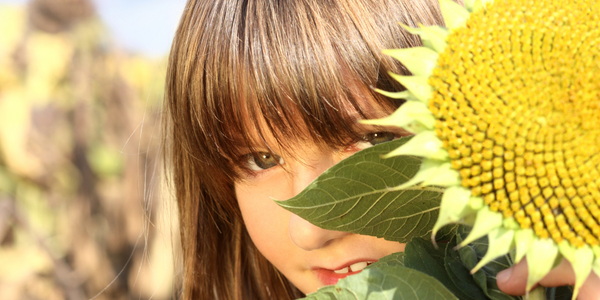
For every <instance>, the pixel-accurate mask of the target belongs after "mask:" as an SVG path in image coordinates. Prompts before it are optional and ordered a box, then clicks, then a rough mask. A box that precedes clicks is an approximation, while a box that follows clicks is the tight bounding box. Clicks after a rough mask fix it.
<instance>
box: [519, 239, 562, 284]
mask: <svg viewBox="0 0 600 300" xmlns="http://www.w3.org/2000/svg"><path fill="white" fill-rule="evenodd" d="M557 255H558V247H557V246H556V243H555V242H554V241H553V240H551V239H534V240H533V242H532V243H531V247H529V250H528V251H527V266H528V269H529V277H528V278H527V287H526V289H527V291H530V290H531V288H533V286H534V285H535V284H536V283H538V281H540V280H542V278H544V277H545V276H546V275H547V274H548V272H550V270H551V269H552V267H553V266H554V261H555V260H556V257H557Z"/></svg>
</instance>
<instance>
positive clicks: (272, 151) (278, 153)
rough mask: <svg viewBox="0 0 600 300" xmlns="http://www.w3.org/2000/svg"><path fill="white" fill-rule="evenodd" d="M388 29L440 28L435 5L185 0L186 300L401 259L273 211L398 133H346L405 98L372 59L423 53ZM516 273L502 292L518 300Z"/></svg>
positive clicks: (181, 146) (172, 116)
mask: <svg viewBox="0 0 600 300" xmlns="http://www.w3.org/2000/svg"><path fill="white" fill-rule="evenodd" d="M398 23H402V24H407V25H409V26H412V27H416V26H418V24H419V23H421V24H425V25H433V24H442V18H441V16H440V13H439V10H438V5H437V0H286V1H283V0H214V1H202V0H189V2H188V3H187V6H186V9H185V12H184V15H183V17H182V19H181V23H180V25H179V29H178V31H177V34H176V38H175V40H174V43H173V46H172V50H171V56H170V60H169V68H168V74H167V85H166V112H167V113H166V114H165V124H166V132H167V135H166V136H167V137H166V139H167V142H166V143H165V145H167V150H166V151H167V160H168V161H167V165H168V166H169V167H170V168H171V169H170V170H169V172H168V173H169V174H170V176H171V178H170V180H171V184H172V186H173V188H174V189H175V192H176V197H177V203H178V209H179V218H180V230H181V239H182V249H183V260H184V271H183V289H182V293H183V298H184V299H295V298H298V297H302V296H303V295H304V294H307V293H311V292H314V291H316V290H317V289H318V288H319V287H322V286H324V285H329V284H334V283H335V282H337V280H338V279H340V278H343V277H345V276H348V275H350V274H355V273H357V272H360V271H361V270H362V269H363V268H364V267H365V266H367V265H368V264H369V263H372V262H374V261H377V260H378V259H380V258H381V257H383V256H386V255H388V254H391V253H394V252H398V251H403V250H404V245H402V244H399V243H395V242H390V241H385V240H382V239H377V238H375V237H370V236H361V235H356V234H348V233H343V232H335V231H328V230H323V229H320V228H317V227H315V226H313V225H311V224H310V223H308V222H306V221H304V220H302V219H300V218H299V217H298V216H295V215H293V214H291V213H289V212H287V211H285V210H284V209H282V208H280V207H279V206H277V205H276V204H275V203H274V202H273V200H272V199H280V200H282V199H288V198H290V197H293V196H294V195H296V194H297V193H299V192H300V191H301V190H302V189H303V188H304V187H305V186H307V185H308V183H310V182H311V181H312V180H313V179H315V178H316V177H317V176H318V175H319V174H320V173H322V172H323V171H324V170H326V169H327V168H329V167H331V166H332V165H334V164H335V163H337V162H339V161H340V160H342V159H344V158H346V157H347V156H349V155H351V154H352V153H354V152H356V151H359V150H361V149H364V148H366V147H369V146H371V145H375V144H378V143H382V142H386V141H389V140H392V139H394V138H397V137H400V136H404V135H407V134H408V133H407V132H404V131H402V130H400V129H398V128H381V127H369V126H362V125H359V124H358V123H357V120H358V119H370V118H378V117H382V116H384V115H386V114H389V113H390V112H392V111H393V110H394V109H395V108H396V107H398V106H399V105H400V104H401V102H398V101H395V100H392V99H388V98H385V97H383V96H381V95H379V94H377V93H376V92H374V91H373V88H379V89H383V90H393V91H398V90H402V89H403V87H401V86H399V84H397V82H396V81H394V80H393V79H391V78H390V76H389V75H388V72H389V71H392V72H394V73H397V74H406V73H407V72H406V71H405V70H404V69H403V68H402V67H401V66H400V65H399V63H397V62H395V61H394V60H392V59H391V58H389V57H386V56H385V55H382V54H381V50H382V49H389V48H401V47H414V46H418V45H419V44H420V40H419V38H417V37H415V36H412V35H410V34H408V32H406V31H404V29H402V27H401V26H399V25H398ZM523 273H526V268H525V269H523V268H522V267H519V268H516V269H515V272H513V273H512V275H511V273H504V275H505V276H504V279H506V280H505V281H502V282H500V280H499V285H500V286H501V287H505V288H506V290H508V291H510V292H512V293H521V294H522V293H524V290H523V288H522V287H521V286H522V283H523V282H524V281H523V278H521V277H522V276H521V277H520V275H519V274H523ZM499 278H500V276H499ZM596 279H597V278H596ZM561 283H563V284H564V283H566V281H562V282H561ZM518 284H521V285H518Z"/></svg>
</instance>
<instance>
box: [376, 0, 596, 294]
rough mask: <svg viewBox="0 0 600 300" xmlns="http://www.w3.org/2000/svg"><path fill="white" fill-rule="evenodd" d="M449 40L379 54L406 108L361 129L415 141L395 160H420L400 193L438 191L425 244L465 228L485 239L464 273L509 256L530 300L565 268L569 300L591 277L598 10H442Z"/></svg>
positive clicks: (572, 4) (550, 4) (426, 38)
mask: <svg viewBox="0 0 600 300" xmlns="http://www.w3.org/2000/svg"><path fill="white" fill-rule="evenodd" d="M440 5H441V8H442V13H443V15H444V19H445V21H446V24H447V26H448V28H443V27H439V26H433V27H421V28H408V27H405V28H406V29H407V30H408V31H410V32H411V33H413V34H418V35H419V36H420V37H421V39H422V41H423V45H424V46H423V47H418V48H409V49H392V50H386V51H385V53H386V54H388V55H390V56H392V57H394V58H396V59H398V60H399V61H400V62H402V63H403V64H404V65H405V66H406V67H407V68H408V69H409V70H410V71H411V72H412V73H413V75H414V76H400V75H396V74H392V76H393V77H394V78H395V79H396V80H398V81H399V82H400V83H401V84H402V85H404V86H405V87H406V88H407V91H403V92H397V93H396V92H385V91H381V92H382V93H383V94H385V95H386V96H388V97H394V98H403V99H406V100H407V103H406V104H404V105H403V106H401V107H400V108H399V109H398V110H397V111H396V112H395V113H394V114H392V115H391V116H389V117H387V118H384V119H380V120H369V121H365V123H369V124H379V125H395V126H400V127H404V128H406V129H408V130H410V131H412V132H414V133H415V134H416V136H415V137H414V138H413V139H412V140H411V141H410V142H409V143H406V144H405V145H404V146H402V147H401V148H399V149H397V150H395V151H393V152H391V153H390V154H388V156H394V155H417V156H422V157H424V158H425V159H424V161H423V164H422V166H421V169H420V171H419V173H418V174H417V175H415V177H414V178H412V179H411V180H410V181H409V182H407V183H406V184H403V185H402V186H399V187H396V189H403V188H406V187H408V186H411V185H416V184H419V185H438V186H445V187H447V190H446V192H445V194H444V197H443V198H442V203H441V209H440V215H439V218H438V220H437V223H436V225H435V228H434V230H433V231H434V232H433V236H435V233H436V232H437V231H438V230H439V229H440V228H441V227H442V226H444V225H446V224H449V223H455V222H465V221H466V222H469V223H472V224H473V230H472V233H471V234H470V236H469V237H468V238H467V239H466V240H465V241H463V243H462V245H463V246H464V245H466V244H467V243H469V242H471V241H473V240H475V239H478V238H480V237H482V236H485V235H487V236H488V238H489V242H490V247H489V249H490V250H489V251H488V253H487V254H486V256H485V257H484V258H483V260H482V261H481V262H480V264H479V265H477V266H476V267H475V269H474V270H473V272H475V271H476V270H478V269H479V268H480V267H482V266H483V265H485V264H486V263H487V262H489V261H490V260H492V259H494V258H496V257H498V256H500V255H504V254H506V253H508V252H509V251H511V250H512V249H515V253H516V255H515V259H516V261H517V262H518V261H520V260H521V259H522V258H523V257H527V263H528V265H529V278H528V282H527V289H528V290H530V289H531V288H532V287H533V285H534V284H535V283H536V282H538V281H539V280H540V279H541V278H543V277H544V276H545V275H546V274H547V273H548V272H549V271H550V269H551V268H552V266H553V265H554V264H555V262H557V261H558V259H560V258H562V257H564V258H566V259H567V260H569V261H570V262H571V264H572V265H573V268H574V269H575V273H576V283H575V289H574V295H573V298H576V297H577V293H578V291H579V288H580V287H581V285H582V284H583V282H584V281H585V279H586V278H587V276H588V275H589V274H590V272H592V271H593V272H596V273H597V274H599V275H600V246H599V244H600V243H599V241H600V225H599V224H600V208H599V206H600V79H599V78H598V77H597V76H598V74H600V63H599V61H600V3H599V1H597V0H587V1H586V0H583V1H576V0H567V1H565V0H496V1H482V0H477V1H475V0H471V1H468V0H467V1H465V6H466V9H465V8H463V7H461V6H460V5H458V4H456V3H454V2H452V1H450V0H440Z"/></svg>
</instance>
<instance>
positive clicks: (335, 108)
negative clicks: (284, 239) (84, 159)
mask: <svg viewBox="0 0 600 300" xmlns="http://www.w3.org/2000/svg"><path fill="white" fill-rule="evenodd" d="M341 2H343V3H336V2H334V1H324V0H314V1H293V2H292V1H272V0H268V1H267V0H266V1H238V2H236V3H235V4H234V5H232V4H231V3H227V5H226V4H225V3H224V2H223V1H215V4H214V6H212V7H210V8H205V9H204V10H203V11H202V10H199V13H198V14H196V15H193V16H190V17H189V18H190V19H189V20H182V25H181V26H180V28H179V31H181V30H184V31H186V32H191V34H196V35H195V36H193V37H190V38H188V39H184V41H181V42H182V43H186V44H174V45H173V51H172V53H171V56H172V57H171V60H174V63H172V65H173V66H174V67H173V69H172V70H170V73H171V76H172V77H173V78H175V79H174V80H176V82H173V83H172V84H173V86H174V90H172V91H170V93H171V94H173V95H174V96H171V97H170V98H171V99H170V101H175V102H177V104H176V105H171V109H173V110H177V111H176V112H174V113H175V114H176V115H179V116H182V119H183V120H184V121H182V122H181V124H182V125H183V126H185V124H192V126H190V127H191V128H184V129H182V130H184V131H185V132H182V136H183V139H182V140H181V142H182V143H184V144H185V145H184V147H185V148H186V149H188V151H191V152H192V154H193V155H194V157H196V158H197V159H198V160H200V161H202V162H204V163H205V164H208V165H214V166H218V168H219V169H220V170H222V171H224V172H225V173H226V174H227V175H228V176H229V177H230V178H235V177H236V176H237V174H236V170H237V168H236V165H237V163H238V159H239V157H240V156H241V155H243V154H246V153H247V152H248V151H256V147H265V148H267V149H271V146H273V145H268V144H267V143H266V140H267V139H266V138H265V137H266V136H269V137H272V138H273V139H274V140H275V142H276V143H277V144H278V145H277V146H278V147H280V148H283V149H288V150H289V149H291V143H294V142H298V141H312V142H315V143H317V144H320V145H327V146H331V147H338V146H344V144H345V143H347V142H348V140H349V139H355V138H356V137H357V133H356V132H355V128H356V118H357V116H358V117H359V118H371V117H373V116H369V115H368V114H367V113H366V110H365V105H364V104H365V101H366V102H368V103H369V104H370V105H377V106H379V107H382V108H383V109H389V110H390V111H391V110H392V109H394V108H396V107H397V106H399V105H400V104H401V103H400V102H399V101H397V100H392V99H388V98H385V97H383V96H381V95H379V94H378V93H376V92H374V91H373V88H379V89H383V90H396V91H398V90H402V89H404V88H403V87H402V86H400V85H399V84H398V83H397V82H396V81H395V80H393V79H392V78H391V77H390V76H389V75H388V72H389V71H393V72H395V73H397V74H408V72H407V71H405V70H404V69H403V68H402V67H401V66H400V65H398V64H397V63H396V62H394V61H393V60H392V59H391V58H389V57H386V56H383V55H382V54H381V49H386V48H400V47H412V46H417V45H419V44H420V41H419V40H418V38H416V37H413V36H411V35H409V34H407V33H406V32H404V31H403V29H401V28H400V26H399V25H398V22H402V23H404V24H409V25H413V26H415V25H416V24H415V23H417V22H416V21H413V20H411V19H408V18H409V17H408V16H407V14H406V12H405V11H409V9H407V8H406V7H405V6H406V5H410V7H411V8H410V11H411V12H412V11H415V6H418V5H419V4H418V3H413V2H412V1H407V3H408V4H404V3H403V2H392V1H390V2H387V1H341ZM422 5H424V6H425V4H422ZM370 10H372V11H373V13H367V14H365V11H370ZM359 12H360V13H359ZM374 12H377V13H374ZM381 12H385V13H388V14H389V15H382V14H381ZM414 15H416V16H415V17H414V18H415V19H418V20H421V22H422V20H428V19H429V20H433V19H435V18H433V17H431V16H430V17H424V16H419V15H418V14H413V16H414ZM382 20H386V21H385V22H389V24H387V23H386V24H381V22H383V21H382ZM186 24H187V26H190V27H189V28H184V27H185V26H186ZM200 26H204V28H202V29H200V28H198V27H200ZM182 28H184V29H182ZM190 59H191V60H192V62H190V61H189V60H190ZM174 125H175V126H177V120H175V121H174ZM176 142H177V141H176ZM244 151H245V152H246V153H244ZM263 151H264V150H263ZM292 152H293V151H292Z"/></svg>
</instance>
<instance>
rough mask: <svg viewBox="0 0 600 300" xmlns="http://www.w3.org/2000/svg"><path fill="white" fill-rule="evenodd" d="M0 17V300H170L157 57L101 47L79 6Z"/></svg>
mask: <svg viewBox="0 0 600 300" xmlns="http://www.w3.org/2000/svg"><path fill="white" fill-rule="evenodd" d="M0 20H1V21H0V299H9V300H10V299H91V298H95V299H171V298H172V293H173V290H176V288H175V287H174V286H176V280H175V279H174V278H176V275H177V271H175V270H174V268H173V265H174V263H173V257H174V255H173V254H172V249H173V244H172V237H176V236H177V232H176V228H174V225H175V224H176V222H175V221H174V220H173V219H172V218H171V216H172V215H174V211H173V209H172V208H170V207H169V205H168V203H169V202H168V201H166V200H165V199H167V198H168V197H167V195H166V194H167V193H161V184H160V176H159V173H160V172H159V171H160V168H161V165H160V162H159V161H158V156H157V155H158V154H159V150H160V140H159V130H160V122H159V119H160V102H161V99H162V89H163V81H164V75H165V71H164V69H165V64H166V58H163V59H154V60H153V59H149V58H145V57H141V56H136V55H132V54H127V53H124V52H121V51H119V50H118V49H116V48H115V47H113V46H112V42H111V39H110V36H108V35H107V33H106V32H107V31H106V30H105V28H104V26H103V24H102V22H101V20H99V19H98V18H97V17H96V14H95V12H94V9H93V7H92V6H91V5H90V4H89V3H88V1H84V0H34V1H31V3H30V5H29V7H23V6H20V7H18V6H14V5H13V6H10V5H7V4H0Z"/></svg>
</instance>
